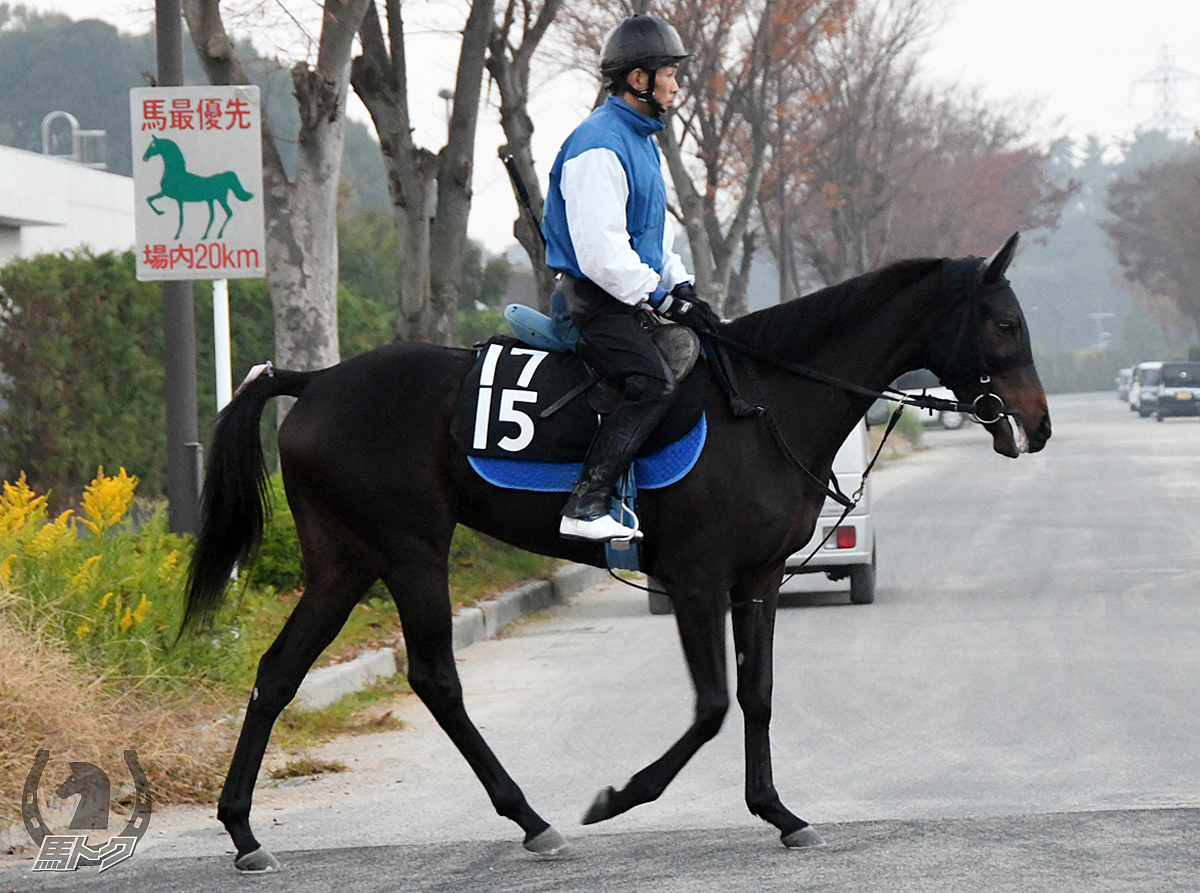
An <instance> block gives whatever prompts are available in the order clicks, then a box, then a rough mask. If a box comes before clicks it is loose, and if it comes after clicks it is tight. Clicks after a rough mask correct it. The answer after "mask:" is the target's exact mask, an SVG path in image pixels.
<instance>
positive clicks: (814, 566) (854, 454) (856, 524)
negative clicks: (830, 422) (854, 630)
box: [785, 422, 875, 605]
mask: <svg viewBox="0 0 1200 893" xmlns="http://www.w3.org/2000/svg"><path fill="white" fill-rule="evenodd" d="M870 459H871V448H870V442H869V440H868V438H867V426H866V424H865V423H864V422H859V423H858V425H857V426H856V427H855V428H854V430H853V431H851V432H850V436H849V437H847V438H846V442H845V443H843V444H842V446H841V449H839V450H838V453H837V456H836V457H835V458H834V460H833V472H834V474H836V475H837V478H838V483H839V484H840V485H841V487H842V491H843V492H844V493H846V495H847V496H850V495H853V493H854V491H855V490H856V489H858V483H859V481H860V480H861V479H862V474H863V471H864V470H865V469H866V467H867V462H869V461H870ZM844 511H845V509H844V508H843V507H842V506H840V505H838V504H837V503H836V502H834V501H833V500H832V499H826V500H825V504H824V505H822V506H821V517H820V518H819V519H817V529H816V531H814V533H813V536H812V539H811V540H809V541H808V542H807V543H805V544H804V548H802V549H801V550H800V551H799V552H796V553H795V554H794V555H792V556H791V557H790V558H788V560H787V563H786V565H785V570H786V572H787V573H789V574H792V573H802V574H805V573H817V572H822V573H824V574H825V575H826V576H827V577H829V579H831V580H844V579H845V578H846V577H849V578H850V601H851V602H852V603H853V604H856V605H869V604H871V602H873V601H875V525H874V524H873V523H872V520H871V479H870V478H869V477H868V478H867V486H866V489H864V490H863V495H862V498H861V499H860V500H859V501H858V505H856V506H855V507H854V509H853V511H851V512H850V514H849V515H847V516H846V518H845V520H843V521H842V522H841V524H838V518H840V517H841V515H842V512H844ZM835 526H836V529H835V530H831V528H834V527H835ZM827 534H828V536H829V539H828V540H827V541H826V542H825V545H823V546H821V548H819V549H817V551H816V554H813V556H812V559H811V560H809V561H808V563H807V564H805V559H807V558H808V556H809V555H810V554H812V552H813V549H816V547H817V546H818V545H819V544H820V543H821V541H822V540H823V539H825V537H826V535H827Z"/></svg>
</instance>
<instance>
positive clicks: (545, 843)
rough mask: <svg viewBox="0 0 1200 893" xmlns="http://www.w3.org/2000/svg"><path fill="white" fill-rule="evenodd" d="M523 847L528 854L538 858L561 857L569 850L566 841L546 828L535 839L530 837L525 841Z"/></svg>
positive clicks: (555, 832)
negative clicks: (536, 855)
mask: <svg viewBox="0 0 1200 893" xmlns="http://www.w3.org/2000/svg"><path fill="white" fill-rule="evenodd" d="M524 846H525V849H527V850H529V852H531V853H537V854H538V855H539V856H561V855H562V854H563V853H565V852H566V851H567V850H569V849H570V848H571V845H570V844H569V843H567V839H566V838H565V837H563V836H562V835H561V834H559V833H558V832H557V831H555V830H554V829H553V828H547V829H546V830H545V831H543V832H542V833H541V834H538V835H537V836H536V837H530V838H529V839H528V840H526V841H525V844H524Z"/></svg>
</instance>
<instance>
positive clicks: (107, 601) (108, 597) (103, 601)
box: [88, 558, 113, 612]
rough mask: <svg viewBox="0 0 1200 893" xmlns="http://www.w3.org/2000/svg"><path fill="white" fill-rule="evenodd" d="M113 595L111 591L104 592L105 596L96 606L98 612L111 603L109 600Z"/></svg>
mask: <svg viewBox="0 0 1200 893" xmlns="http://www.w3.org/2000/svg"><path fill="white" fill-rule="evenodd" d="M88 561H91V559H90V558H89V559H88ZM112 597H113V594H112V593H111V592H106V593H104V597H103V598H101V599H100V604H99V605H97V606H96V611H97V612H100V611H103V610H104V606H105V605H107V604H108V603H109V601H111V600H112Z"/></svg>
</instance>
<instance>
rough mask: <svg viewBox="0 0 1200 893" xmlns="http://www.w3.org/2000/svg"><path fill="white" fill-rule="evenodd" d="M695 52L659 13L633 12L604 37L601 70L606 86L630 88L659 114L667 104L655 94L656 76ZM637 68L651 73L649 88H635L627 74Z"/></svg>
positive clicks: (630, 90)
mask: <svg viewBox="0 0 1200 893" xmlns="http://www.w3.org/2000/svg"><path fill="white" fill-rule="evenodd" d="M691 55H692V54H691V53H689V52H688V51H687V49H686V48H685V47H684V45H683V40H682V39H680V37H679V32H678V31H676V30H675V29H674V28H673V27H672V26H671V25H670V24H669V23H668V22H665V21H663V20H662V19H660V18H657V17H656V16H648V15H636V16H630V17H629V18H627V19H625V21H623V22H621V24H619V25H617V27H615V28H613V29H612V31H610V32H609V34H608V37H606V38H605V39H604V49H602V50H601V51H600V74H601V76H602V77H603V78H604V84H605V87H606V88H608V89H609V90H610V91H612V92H613V93H621V92H623V91H625V90H628V91H629V92H630V93H632V94H633V95H634V96H636V97H637V98H638V99H640V100H642V102H645V103H648V104H649V105H650V107H651V108H652V109H653V110H654V114H655V116H656V117H657V116H658V115H661V114H662V113H663V111H665V110H664V109H663V107H662V106H661V105H659V104H658V100H656V99H655V98H654V79H655V75H656V74H657V73H658V69H660V68H666V67H668V66H671V65H678V64H679V63H680V62H682V61H683V60H684V59H687V58H688V57H689V56H691ZM635 68H640V69H642V71H644V72H646V73H647V74H649V75H650V84H649V85H648V87H647V89H645V90H640V91H639V90H634V89H633V87H632V86H631V85H630V84H629V81H628V80H627V78H628V77H629V73H630V72H631V71H633V70H634V69H635Z"/></svg>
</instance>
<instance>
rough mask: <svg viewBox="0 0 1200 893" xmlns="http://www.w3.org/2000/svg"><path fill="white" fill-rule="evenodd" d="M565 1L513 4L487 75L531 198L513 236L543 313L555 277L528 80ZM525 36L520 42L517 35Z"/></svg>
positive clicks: (492, 47) (495, 32)
mask: <svg viewBox="0 0 1200 893" xmlns="http://www.w3.org/2000/svg"><path fill="white" fill-rule="evenodd" d="M562 5H563V0H544V2H542V3H540V4H539V3H537V2H534V0H508V3H507V4H506V5H505V7H504V12H503V14H502V15H501V17H500V20H499V21H498V22H497V23H496V26H495V27H494V28H493V29H492V37H491V40H490V41H489V45H488V57H487V69H488V72H489V73H490V74H491V76H492V80H493V81H494V82H495V84H496V87H497V90H498V91H499V93H500V126H501V127H502V128H503V129H504V136H505V138H506V139H507V143H506V144H505V145H503V146H501V147H500V153H501V155H502V156H503V155H508V156H510V157H511V158H512V164H513V165H514V168H515V170H516V171H517V174H518V176H519V177H520V178H521V182H522V183H523V184H524V185H525V189H526V191H527V193H528V197H529V204H530V207H529V209H526V208H524V207H521V208H520V210H519V216H518V217H517V220H516V222H515V223H514V224H513V235H515V236H516V237H517V241H518V242H520V243H521V247H522V248H524V249H525V253H526V254H528V255H529V258H530V262H531V263H532V265H533V273H534V278H535V280H536V284H537V294H538V301H539V304H540V306H541V308H542V309H543V310H547V309H548V308H549V304H550V293H551V291H552V290H553V288H554V272H553V271H552V270H551V269H550V268H549V267H548V266H546V251H545V246H544V245H543V242H542V235H541V231H540V221H541V219H542V211H543V207H544V205H545V196H544V194H543V193H542V187H541V183H540V181H539V179H538V175H537V169H536V167H535V166H534V163H533V151H532V148H531V143H532V140H533V119H532V118H530V117H529V75H530V67H531V64H532V62H533V56H534V53H536V52H537V49H538V46H539V45H540V44H541V42H542V38H543V37H545V36H546V32H547V31H548V30H549V28H550V25H551V23H552V22H553V21H554V18H555V16H557V15H558V11H559V9H560V8H561V7H562ZM518 29H519V30H520V42H519V43H514V35H516V33H517V31H518Z"/></svg>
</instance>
